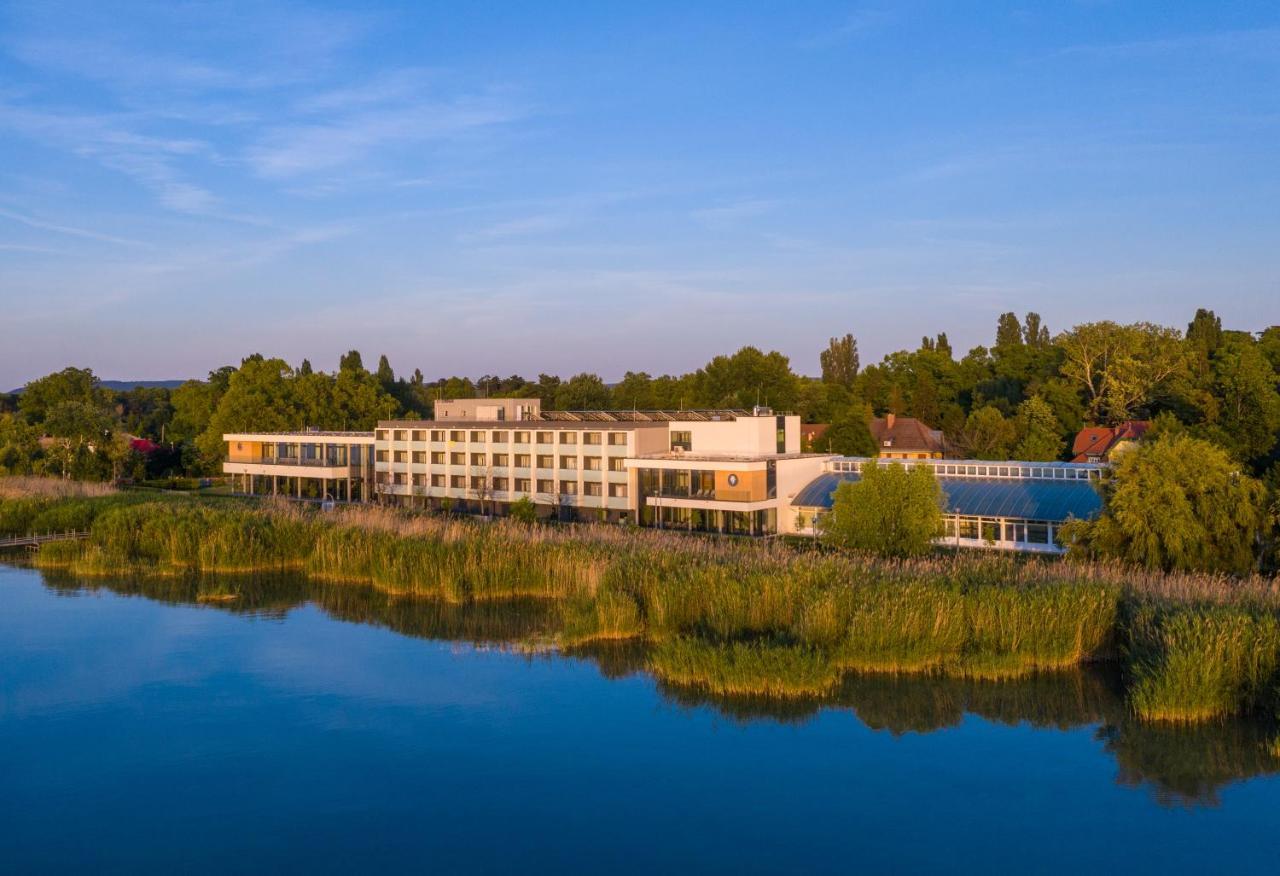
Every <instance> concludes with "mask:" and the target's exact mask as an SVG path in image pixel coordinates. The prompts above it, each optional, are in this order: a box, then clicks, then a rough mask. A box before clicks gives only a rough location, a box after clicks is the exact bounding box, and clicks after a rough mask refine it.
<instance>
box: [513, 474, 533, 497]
mask: <svg viewBox="0 0 1280 876" xmlns="http://www.w3.org/2000/svg"><path fill="white" fill-rule="evenodd" d="M516 492H517V493H531V492H533V484H532V482H531V481H530V480H529V479H528V478H516Z"/></svg>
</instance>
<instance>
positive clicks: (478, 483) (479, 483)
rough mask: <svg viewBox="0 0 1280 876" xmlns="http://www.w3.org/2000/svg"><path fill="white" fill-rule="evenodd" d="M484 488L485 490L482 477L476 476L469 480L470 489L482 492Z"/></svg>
mask: <svg viewBox="0 0 1280 876" xmlns="http://www.w3.org/2000/svg"><path fill="white" fill-rule="evenodd" d="M484 488H485V483H484V476H483V475H476V476H475V477H473V478H472V479H471V489H473V490H477V491H482V490H484Z"/></svg>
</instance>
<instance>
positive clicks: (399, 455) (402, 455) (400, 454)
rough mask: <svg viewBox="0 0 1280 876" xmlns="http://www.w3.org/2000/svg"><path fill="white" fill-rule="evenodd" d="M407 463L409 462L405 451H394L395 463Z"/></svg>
mask: <svg viewBox="0 0 1280 876" xmlns="http://www.w3.org/2000/svg"><path fill="white" fill-rule="evenodd" d="M408 461H409V454H408V452H407V451H404V450H397V451H396V462H408Z"/></svg>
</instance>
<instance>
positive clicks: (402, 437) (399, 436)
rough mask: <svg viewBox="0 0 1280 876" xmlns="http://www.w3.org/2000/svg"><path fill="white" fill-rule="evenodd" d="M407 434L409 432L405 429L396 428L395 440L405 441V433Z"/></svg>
mask: <svg viewBox="0 0 1280 876" xmlns="http://www.w3.org/2000/svg"><path fill="white" fill-rule="evenodd" d="M406 434H408V433H407V432H405V430H404V429H396V430H395V440H397V441H403V440H405V435H406Z"/></svg>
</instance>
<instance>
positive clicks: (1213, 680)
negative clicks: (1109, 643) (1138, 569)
mask: <svg viewBox="0 0 1280 876" xmlns="http://www.w3.org/2000/svg"><path fill="white" fill-rule="evenodd" d="M1126 631H1127V633H1128V648H1127V651H1128V661H1127V662H1128V668H1129V672H1130V674H1131V677H1132V681H1131V685H1130V692H1129V698H1130V701H1131V702H1132V704H1133V708H1134V710H1135V711H1136V712H1137V714H1138V715H1140V716H1141V717H1143V718H1144V719H1147V720H1153V721H1170V722H1187V723H1193V722H1198V721H1207V720H1211V719H1215V718H1222V717H1225V716H1227V715H1234V714H1237V713H1240V712H1242V711H1249V710H1252V709H1256V708H1258V707H1262V706H1265V705H1268V704H1273V703H1274V702H1275V701H1276V693H1277V684H1278V683H1280V679H1278V677H1277V669H1278V667H1280V622H1277V619H1276V616H1275V614H1274V613H1272V612H1271V611H1269V610H1266V609H1261V608H1251V607H1249V606H1244V605H1242V606H1203V605H1181V606H1169V605H1159V604H1154V603H1144V604H1138V605H1135V606H1133V608H1132V610H1131V612H1130V617H1129V618H1128V622H1127V624H1126Z"/></svg>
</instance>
